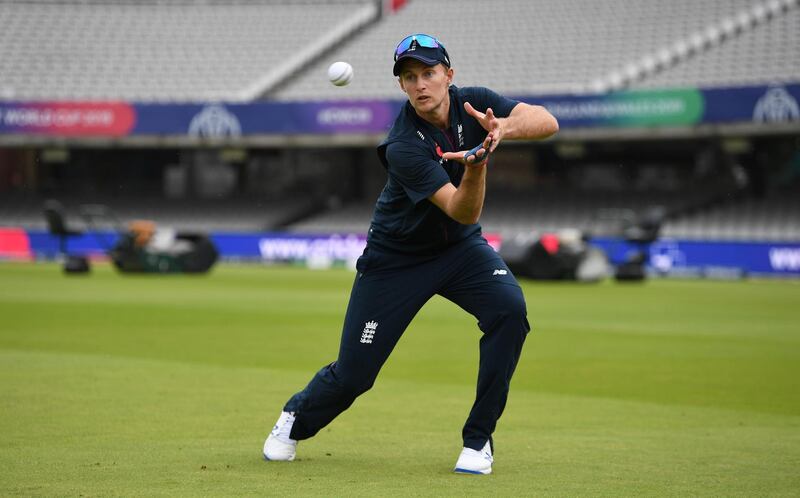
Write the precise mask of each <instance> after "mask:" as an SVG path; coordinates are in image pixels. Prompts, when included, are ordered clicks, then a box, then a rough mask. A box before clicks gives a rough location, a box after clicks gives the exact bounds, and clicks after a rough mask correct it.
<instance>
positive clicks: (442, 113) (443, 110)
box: [415, 94, 450, 130]
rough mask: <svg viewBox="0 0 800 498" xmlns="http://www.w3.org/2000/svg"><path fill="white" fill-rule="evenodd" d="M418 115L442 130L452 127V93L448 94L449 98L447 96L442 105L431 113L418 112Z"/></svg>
mask: <svg viewBox="0 0 800 498" xmlns="http://www.w3.org/2000/svg"><path fill="white" fill-rule="evenodd" d="M415 112H416V109H415ZM417 116H419V117H421V118H422V119H424V120H425V121H427V122H428V123H430V124H432V125H433V126H435V127H437V128H439V129H440V130H446V129H448V128H450V95H449V94H448V95H447V98H445V99H444V101H443V102H442V105H440V106H439V107H437V108H436V109H434V110H433V111H431V112H430V113H425V114H420V113H419V112H417Z"/></svg>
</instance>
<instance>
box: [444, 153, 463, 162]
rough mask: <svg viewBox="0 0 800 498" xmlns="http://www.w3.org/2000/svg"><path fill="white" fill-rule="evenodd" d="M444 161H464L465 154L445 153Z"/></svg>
mask: <svg viewBox="0 0 800 498" xmlns="http://www.w3.org/2000/svg"><path fill="white" fill-rule="evenodd" d="M442 159H444V160H445V161H463V160H464V154H463V153H459V152H445V153H444V154H442Z"/></svg>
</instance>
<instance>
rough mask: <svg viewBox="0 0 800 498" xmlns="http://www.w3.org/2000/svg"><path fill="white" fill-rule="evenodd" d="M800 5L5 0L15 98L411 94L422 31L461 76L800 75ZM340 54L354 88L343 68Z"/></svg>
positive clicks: (462, 80)
mask: <svg viewBox="0 0 800 498" xmlns="http://www.w3.org/2000/svg"><path fill="white" fill-rule="evenodd" d="M798 5H800V0H727V1H711V2H709V1H700V2H698V1H693V0H674V1H671V2H660V1H658V0H639V1H637V2H633V3H630V2H621V1H617V0H604V1H596V2H592V1H587V0H564V1H561V2H547V1H544V0H530V1H529V0H509V1H504V2H495V3H494V4H493V5H492V15H491V16H489V17H486V16H481V15H476V14H475V13H476V12H482V11H483V10H485V8H486V5H485V2H481V1H479V0H465V1H463V2H460V4H459V8H458V9H453V6H452V2H447V1H445V0H426V1H421V0H417V1H412V2H409V3H408V4H407V6H406V7H405V8H403V9H400V10H399V11H398V12H397V13H396V14H394V15H387V16H385V17H383V18H382V19H380V21H379V22H378V16H379V12H380V2H376V1H370V0H317V1H313V0H303V1H300V2H289V1H287V0H282V1H281V0H268V1H264V2H258V1H255V0H228V1H222V0H214V1H200V0H149V1H145V2H133V1H130V0H58V1H49V0H48V1H46V0H30V1H21V0H0V22H2V25H3V27H4V29H3V30H0V46H3V47H4V51H3V57H2V58H0V98H4V99H15V100H54V99H95V100H96V99H127V100H139V101H196V100H227V101H249V100H253V99H256V98H259V97H262V96H266V97H267V98H273V99H277V100H325V99H362V98H401V97H402V95H401V94H400V92H399V90H398V89H397V83H396V80H395V78H393V77H392V76H391V71H390V67H391V62H392V61H391V50H392V48H393V47H394V44H395V43H397V41H398V40H399V39H400V38H401V37H402V36H404V35H406V34H408V31H409V29H414V30H418V31H422V32H431V33H435V34H437V35H438V36H439V37H440V38H441V40H442V41H443V42H444V43H446V44H447V45H448V46H449V47H451V52H452V54H451V55H453V63H454V67H455V68H456V71H457V76H456V83H457V84H459V85H462V86H467V85H473V84H491V86H492V87H494V88H495V89H497V90H498V91H501V92H503V93H506V94H511V95H526V94H528V95H530V94H547V93H569V92H578V93H583V92H592V91H604V90H609V89H619V88H628V87H659V86H698V85H708V84H733V85H736V84H744V83H755V82H761V83H770V82H774V81H785V80H788V79H794V80H797V79H800V63H798V62H799V61H798V57H800V55H798V53H799V52H798V51H797V50H796V49H795V47H797V46H798V42H799V41H800V40H799V39H798V37H800V35H798V33H799V32H800V21H798V19H800V17H798V16H800V14H798V10H800V9H799V8H798ZM309 6H311V7H312V8H309ZM298 19H302V22H298ZM441 19H447V20H448V22H441ZM481 31H487V32H490V33H491V43H490V44H488V45H487V42H486V37H482V36H475V35H474V33H476V32H481ZM742 59H743V60H744V61H745V63H744V64H743V63H741V60H742ZM337 60H346V61H348V62H350V63H351V64H352V65H353V67H354V68H355V74H356V79H355V82H354V84H352V85H350V86H349V87H345V88H339V87H333V86H331V85H330V84H329V83H328V82H327V78H326V77H325V71H326V69H327V67H328V65H330V64H331V63H332V62H334V61H337ZM488 68H491V72H492V73H493V74H497V75H502V77H501V78H491V81H488V80H487V76H486V74H487V69H488Z"/></svg>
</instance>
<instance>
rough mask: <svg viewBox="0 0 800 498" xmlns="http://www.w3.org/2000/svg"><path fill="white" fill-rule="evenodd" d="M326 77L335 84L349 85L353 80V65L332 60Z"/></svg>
mask: <svg viewBox="0 0 800 498" xmlns="http://www.w3.org/2000/svg"><path fill="white" fill-rule="evenodd" d="M328 79H329V80H331V83H333V84H334V85H336V86H345V85H349V84H350V82H351V81H352V80H353V66H351V65H350V64H348V63H346V62H341V61H340V62H334V63H333V64H331V66H330V67H329V68H328Z"/></svg>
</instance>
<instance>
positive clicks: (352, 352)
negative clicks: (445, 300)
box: [284, 254, 433, 440]
mask: <svg viewBox="0 0 800 498" xmlns="http://www.w3.org/2000/svg"><path fill="white" fill-rule="evenodd" d="M376 257H378V256H376V255H374V254H372V255H370V256H369V258H372V259H374V258H376ZM367 261H369V259H368V260H367ZM360 265H361V268H360V269H359V273H358V275H357V276H356V280H355V282H354V284H353V289H352V291H351V294H350V303H349V304H348V307H347V313H346V315H345V321H344V326H343V329H342V340H341V344H340V347H339V356H338V358H337V359H336V361H335V362H333V363H331V364H330V365H327V366H325V367H323V368H322V369H321V370H320V371H319V372H317V373H316V375H314V377H313V378H312V379H311V381H310V382H309V383H308V385H307V386H306V388H305V389H303V390H302V391H300V392H299V393H297V394H295V395H294V396H292V398H291V399H289V401H288V402H287V403H286V406H285V407H284V411H291V412H295V413H296V415H295V417H296V418H295V422H294V425H293V426H292V432H291V435H290V437H291V438H292V439H297V440H301V439H307V438H310V437H312V436H314V435H315V434H316V433H317V432H319V430H320V429H322V428H323V427H325V426H326V425H328V424H329V423H330V422H331V421H332V420H333V419H334V418H336V417H337V416H338V415H339V414H340V413H342V412H343V411H344V410H346V409H347V408H348V407H349V406H350V405H351V404H353V402H354V401H355V399H356V397H358V396H359V395H360V394H362V393H364V392H365V391H367V390H369V388H370V387H372V385H373V383H374V382H375V378H376V376H377V375H378V372H379V371H380V369H381V367H382V366H383V364H384V363H385V361H386V359H387V358H388V357H389V354H390V353H391V352H392V349H394V346H395V344H397V341H398V340H399V339H400V336H401V335H402V334H403V332H404V331H405V329H406V327H407V326H408V324H409V322H410V321H411V319H412V318H414V316H415V315H416V314H417V312H418V311H419V309H420V308H421V307H422V306H423V305H424V304H425V302H427V301H428V299H430V298H431V297H432V295H433V284H432V283H431V284H429V285H426V284H425V280H424V278H422V276H421V275H420V274H419V270H417V269H413V268H409V269H401V270H399V271H398V270H391V271H372V269H371V268H370V267H369V265H368V264H367V263H363V264H362V263H360ZM362 270H363V271H362Z"/></svg>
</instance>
